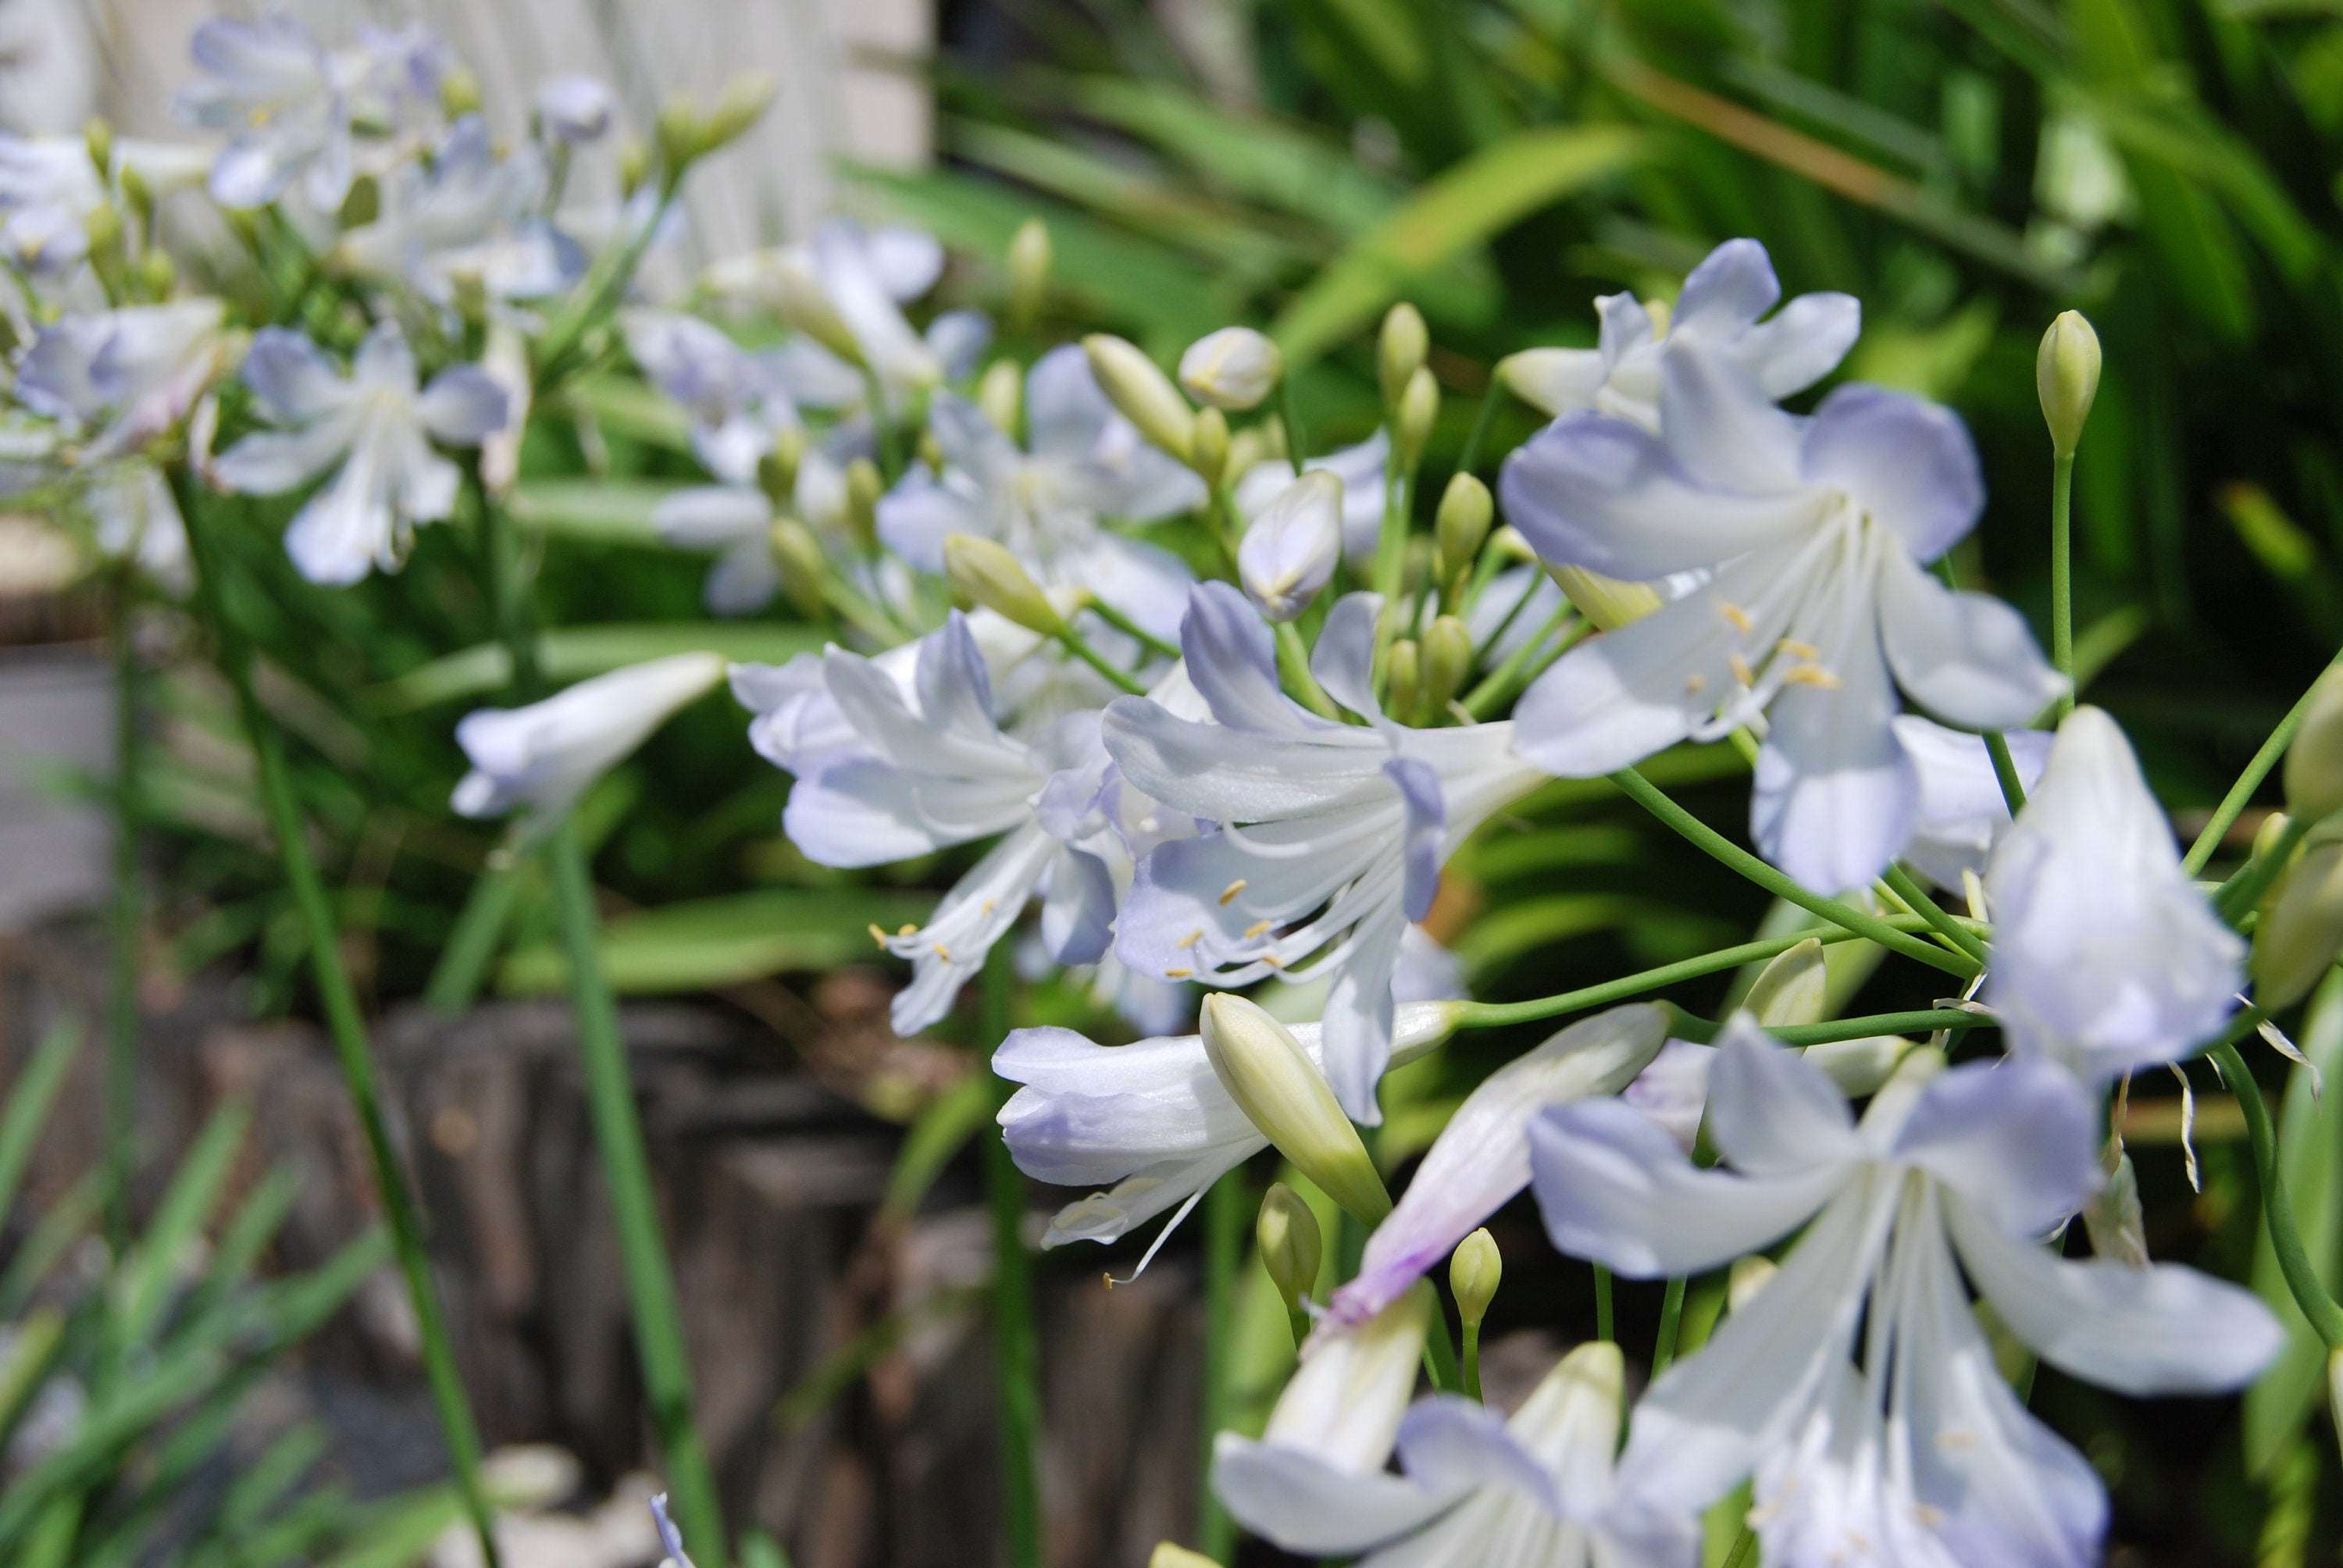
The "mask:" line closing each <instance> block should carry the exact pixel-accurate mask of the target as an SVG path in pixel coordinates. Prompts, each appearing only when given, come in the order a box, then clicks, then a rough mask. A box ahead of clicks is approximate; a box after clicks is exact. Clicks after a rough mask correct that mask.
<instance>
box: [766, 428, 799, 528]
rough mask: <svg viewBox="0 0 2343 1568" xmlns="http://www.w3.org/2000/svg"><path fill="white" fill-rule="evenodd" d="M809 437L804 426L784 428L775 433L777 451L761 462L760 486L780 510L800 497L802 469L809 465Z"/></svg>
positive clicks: (775, 449)
mask: <svg viewBox="0 0 2343 1568" xmlns="http://www.w3.org/2000/svg"><path fill="white" fill-rule="evenodd" d="M809 439H810V438H809V437H808V436H807V435H806V432H805V427H804V426H802V425H784V426H782V427H780V428H779V429H778V430H776V431H774V432H773V449H772V450H771V451H769V452H767V453H766V454H765V455H764V456H763V457H759V458H758V459H757V484H758V487H759V488H761V489H762V490H763V491H764V492H765V498H766V499H768V500H769V501H771V502H772V503H773V505H774V506H775V507H776V508H781V507H787V506H789V504H790V503H791V501H792V500H793V499H794V498H796V496H797V490H798V465H799V463H802V462H804V461H805V455H806V447H807V445H808V444H809Z"/></svg>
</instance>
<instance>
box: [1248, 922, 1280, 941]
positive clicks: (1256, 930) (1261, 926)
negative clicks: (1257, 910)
mask: <svg viewBox="0 0 2343 1568" xmlns="http://www.w3.org/2000/svg"><path fill="white" fill-rule="evenodd" d="M1275 924H1277V922H1276V921H1275V920H1255V921H1254V922H1253V923H1252V924H1251V925H1249V926H1247V927H1246V928H1245V933H1244V940H1247V941H1251V940H1253V938H1255V937H1257V936H1259V935H1261V933H1262V932H1263V931H1265V930H1269V928H1270V927H1272V926H1273V925H1275Z"/></svg>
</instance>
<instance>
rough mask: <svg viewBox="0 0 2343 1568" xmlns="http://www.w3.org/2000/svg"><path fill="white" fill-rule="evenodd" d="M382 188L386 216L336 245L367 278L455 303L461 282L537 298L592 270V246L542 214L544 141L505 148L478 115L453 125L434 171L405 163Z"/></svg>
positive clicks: (504, 295)
mask: <svg viewBox="0 0 2343 1568" xmlns="http://www.w3.org/2000/svg"><path fill="white" fill-rule="evenodd" d="M381 186H382V211H381V216H378V217H377V218H376V219H375V220H374V221H373V222H372V223H368V224H364V225H361V226H358V227H357V228H354V229H351V230H350V231H349V232H347V234H345V235H343V236H342V237H341V238H340V240H339V241H338V242H337V244H336V246H335V254H336V256H337V257H338V258H339V260H340V262H341V264H342V265H344V266H347V267H348V268H349V269H350V270H351V271H352V272H355V273H357V274H358V275H359V276H366V277H373V278H380V279H384V280H387V281H392V282H397V283H403V284H405V285H406V286H407V287H409V288H412V289H413V290H414V291H415V292H416V293H417V295H418V296H420V297H422V298H424V299H427V300H429V301H430V302H431V303H432V304H434V305H440V306H447V305H452V304H453V303H454V301H455V298H456V291H457V288H458V285H459V284H463V283H467V282H470V283H477V284H478V285H479V286H480V287H481V289H482V290H483V291H485V292H486V293H487V295H488V297H490V298H492V299H536V298H542V297H545V296H547V295H550V294H557V293H559V292H560V291H561V290H562V289H565V288H567V287H568V286H569V285H570V284H571V283H573V282H575V281H576V280H577V279H578V277H579V276H582V275H583V273H584V272H585V270H586V257H585V253H584V252H583V251H581V250H580V249H579V248H578V246H577V245H576V243H575V242H573V241H571V240H570V239H568V237H567V236H563V235H561V234H560V233H558V231H557V230H555V229H554V228H553V226H551V225H550V224H548V223H547V222H545V221H544V219H543V218H542V217H540V216H538V207H539V206H540V205H541V204H542V202H543V200H544V196H545V188H546V169H545V164H544V160H543V158H542V156H540V155H539V153H538V149H537V148H536V146H533V145H529V144H524V145H522V146H518V147H516V148H515V149H513V150H512V151H511V152H509V153H508V154H506V155H505V156H502V157H499V156H497V153H496V151H495V148H494V147H493V146H492V145H491V144H490V141H489V137H488V122H487V121H485V120H483V119H481V118H480V116H478V115H467V116H464V117H463V118H462V119H459V120H458V121H457V122H456V123H455V124H454V125H453V126H449V127H448V129H447V136H445V137H443V138H442V139H441V141H440V144H439V146H438V148H437V152H436V154H435V156H433V158H432V160H431V163H430V166H429V167H428V168H426V167H425V166H423V165H422V164H421V163H420V162H410V163H405V164H402V165H400V166H398V168H397V170H395V171H393V172H392V173H391V174H389V175H387V176H385V177H384V178H383V180H382V181H381Z"/></svg>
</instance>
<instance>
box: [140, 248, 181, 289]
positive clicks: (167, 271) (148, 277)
mask: <svg viewBox="0 0 2343 1568" xmlns="http://www.w3.org/2000/svg"><path fill="white" fill-rule="evenodd" d="M178 276H179V269H178V266H177V265H176V263H174V262H173V261H172V260H171V253H170V252H168V251H166V250H160V249H156V250H150V251H148V252H147V253H146V255H144V256H140V257H139V258H138V286H139V287H140V288H141V289H143V290H144V291H145V292H146V297H147V298H149V299H168V298H169V297H171V285H172V284H174V283H176V281H178Z"/></svg>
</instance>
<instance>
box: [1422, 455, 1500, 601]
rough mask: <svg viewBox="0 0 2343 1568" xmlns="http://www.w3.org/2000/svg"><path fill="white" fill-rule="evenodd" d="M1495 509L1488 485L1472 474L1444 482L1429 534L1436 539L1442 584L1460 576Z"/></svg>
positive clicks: (1476, 552) (1478, 546)
mask: <svg viewBox="0 0 2343 1568" xmlns="http://www.w3.org/2000/svg"><path fill="white" fill-rule="evenodd" d="M1496 511H1497V504H1496V502H1495V501H1494V500H1493V499H1491V498H1490V496H1489V487H1488V486H1486V485H1484V484H1483V483H1482V482H1481V481H1480V480H1479V479H1476V478H1474V477H1473V476H1472V475H1470V474H1459V475H1457V476H1456V477H1454V478H1453V479H1451V480H1449V481H1448V488H1447V489H1446V490H1445V491H1443V493H1442V495H1441V497H1440V511H1439V513H1438V515H1437V517H1436V518H1435V520H1434V522H1433V536H1434V537H1435V538H1438V539H1439V541H1440V580H1441V581H1442V582H1443V583H1449V582H1453V581H1455V580H1456V578H1459V577H1461V576H1462V575H1463V572H1464V570H1465V568H1468V567H1470V566H1471V565H1472V564H1473V558H1474V557H1476V556H1478V555H1479V554H1480V553H1481V546H1482V544H1483V542H1484V541H1486V540H1487V538H1488V537H1489V523H1490V521H1491V519H1492V518H1494V517H1495V516H1496Z"/></svg>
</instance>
